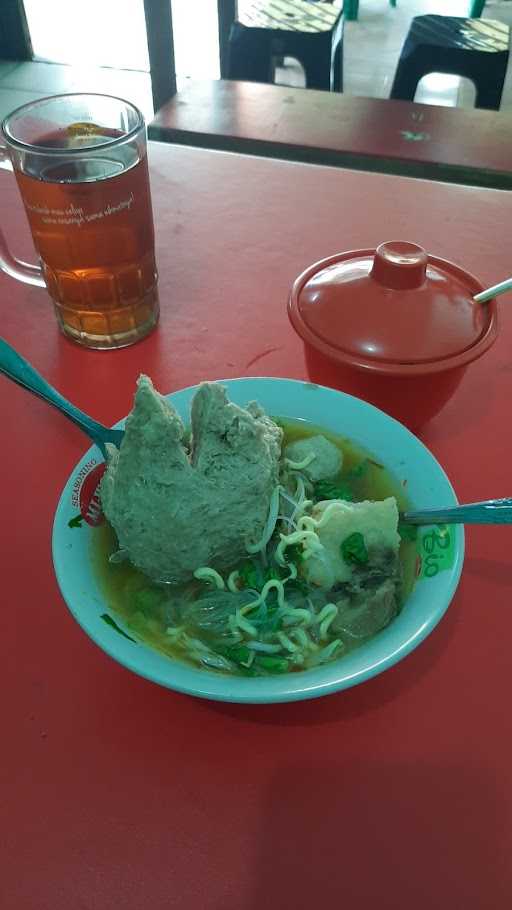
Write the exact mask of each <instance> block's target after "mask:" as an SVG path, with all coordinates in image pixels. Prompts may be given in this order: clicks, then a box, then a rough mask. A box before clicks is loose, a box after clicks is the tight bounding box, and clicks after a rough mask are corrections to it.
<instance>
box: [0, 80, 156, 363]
mask: <svg viewBox="0 0 512 910" xmlns="http://www.w3.org/2000/svg"><path fill="white" fill-rule="evenodd" d="M2 129H3V134H4V139H5V141H6V144H7V148H8V151H9V156H10V158H11V161H12V164H13V168H14V173H15V177H16V180H17V182H18V186H19V189H20V193H21V197H22V199H23V203H24V206H25V210H26V213H27V217H28V220H29V224H30V228H31V231H32V236H33V239H34V244H35V247H36V250H37V252H38V254H39V256H40V261H41V274H42V278H43V279H44V284H45V286H46V287H47V289H48V291H49V293H50V296H51V298H52V300H53V303H54V307H55V313H56V316H57V320H58V322H59V325H60V327H61V329H62V331H63V332H64V333H65V334H66V335H67V336H68V337H70V338H72V339H73V340H74V341H77V342H78V343H79V344H82V345H85V346H86V347H93V348H116V347H123V346H125V345H128V344H131V343H132V342H134V341H137V340H139V339H140V338H143V337H144V336H145V335H147V334H148V333H149V332H150V331H151V330H152V329H153V328H154V326H155V325H156V323H157V320H158V292H157V271H156V264H155V253H154V229H153V214H152V209H151V196H150V189H149V175H148V163H147V154H146V130H145V124H144V119H143V116H142V114H141V113H140V111H138V110H137V108H135V107H134V106H133V105H132V104H130V103H129V102H126V101H122V100H121V99H118V98H111V97H109V96H105V95H85V94H73V95H58V96H55V97H53V98H45V99H41V100H39V101H35V102H32V103H30V104H27V105H24V106H23V107H22V108H19V109H18V110H17V111H15V112H14V113H13V114H11V115H10V116H9V117H7V118H6V120H5V121H4V123H3V125H2ZM7 255H8V256H9V254H7ZM16 264H17V265H18V266H21V269H17V270H16V269H13V268H12V265H11V268H10V269H8V268H5V270H6V271H10V274H14V277H19V278H20V279H21V280H30V275H29V276H28V277H27V275H25V276H24V275H23V274H16V271H18V273H19V272H20V271H21V272H23V264H21V263H16ZM7 265H9V263H7ZM4 266H5V263H4ZM28 268H29V269H32V272H31V274H32V275H33V273H34V271H37V270H35V269H34V267H33V266H32V267H28ZM35 277H37V276H35ZM32 283H42V282H41V281H39V282H37V280H33V281H32Z"/></svg>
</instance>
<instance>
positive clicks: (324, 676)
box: [52, 376, 465, 704]
mask: <svg viewBox="0 0 512 910" xmlns="http://www.w3.org/2000/svg"><path fill="white" fill-rule="evenodd" d="M215 381H216V382H218V383H219V384H222V385H225V386H226V387H227V388H228V393H229V387H230V385H232V384H237V385H238V384H245V383H253V382H255V381H256V382H257V383H263V384H274V383H279V384H280V385H284V384H292V385H293V386H297V387H299V386H300V387H309V388H314V389H319V390H320V391H321V392H322V393H324V394H325V393H327V394H328V395H332V396H336V398H338V400H339V396H342V397H343V398H346V399H351V400H354V401H355V402H357V405H356V406H357V407H361V406H362V407H363V410H366V411H367V414H368V416H372V415H373V416H374V417H375V415H379V420H381V421H384V422H385V423H389V422H390V421H391V423H392V424H396V425H397V426H398V427H399V428H400V429H399V432H402V433H405V434H406V435H407V436H408V437H411V439H412V440H413V441H414V444H415V445H417V446H418V447H419V448H420V450H423V453H424V454H426V455H427V456H428V458H429V459H430V461H431V462H433V464H434V466H435V470H436V472H437V473H438V476H439V475H440V476H441V478H442V480H443V482H444V483H445V484H446V486H447V490H448V491H449V495H450V497H451V499H452V502H453V505H457V504H458V500H457V496H456V494H455V491H454V489H453V486H452V484H451V482H450V480H449V478H448V477H447V475H446V473H445V471H444V469H443V468H442V466H441V465H440V464H439V462H438V461H437V459H436V458H435V456H434V455H433V454H432V453H431V452H430V450H429V449H428V448H427V447H426V446H425V445H424V443H423V442H421V440H420V439H418V437H417V436H415V435H414V434H413V433H411V432H410V430H408V429H407V427H405V426H404V425H403V424H401V423H400V422H399V421H397V420H395V418H393V417H390V416H389V415H388V414H386V413H385V412H384V411H381V410H380V409H379V408H376V407H375V406H374V405H371V404H369V403H368V402H366V401H363V400H362V399H359V398H356V396H354V395H349V394H347V393H345V392H340V391H338V390H336V389H332V388H330V387H327V386H321V385H318V384H317V383H311V382H307V381H302V380H296V379H288V378H283V377H270V376H268V377H267V376H264V377H260V376H254V377H253V376H246V377H235V378H233V379H219V380H215ZM198 387H199V383H196V384H194V385H191V386H187V387H185V388H182V389H176V390H175V391H173V392H170V393H168V394H167V395H164V397H165V398H167V399H170V400H171V401H173V399H174V398H175V397H176V396H182V397H184V398H187V397H188V396H192V394H193V393H194V392H195V390H196V389H197V388H198ZM125 420H126V418H122V419H121V420H119V421H117V423H116V424H114V427H113V428H122V427H123V426H124V423H125ZM308 420H309V419H308ZM309 422H312V421H309ZM348 438H350V437H348ZM96 455H98V456H99V457H100V458H101V459H102V456H101V453H100V452H99V449H98V448H97V447H96V446H91V447H90V448H89V449H87V450H86V452H84V454H83V456H82V458H81V459H79V461H78V462H77V463H76V464H75V465H74V467H73V469H72V471H71V472H70V474H69V476H68V478H67V480H66V483H65V485H64V487H63V489H62V492H61V494H60V496H59V501H58V504H57V508H56V511H55V516H54V521H53V528H52V558H53V565H54V571H55V575H56V578H57V582H58V586H59V589H60V592H61V595H62V597H63V599H64V602H65V603H66V606H67V607H68V609H69V611H70V612H71V614H72V616H73V617H74V619H75V620H76V622H77V623H78V625H79V626H80V627H81V628H82V629H83V631H84V632H85V633H86V634H87V636H88V637H89V638H90V639H91V640H92V641H93V642H94V643H95V644H96V645H97V646H98V647H99V648H100V649H101V650H102V651H103V652H104V653H106V654H107V655H108V656H109V657H111V658H112V659H113V660H115V661H116V662H117V663H119V664H121V665H122V666H124V667H126V668H127V669H129V670H131V671H132V672H133V673H135V674H136V675H138V676H141V677H142V678H145V679H148V680H149V681H151V682H154V683H156V684H158V685H161V686H163V687H165V688H168V689H171V690H172V691H176V692H180V693H182V694H186V695H191V696H195V697H199V698H205V699H207V700H213V701H220V702H229V703H242V704H269V703H282V702H292V701H302V700H306V699H312V698H319V697H322V696H325V695H331V694H334V693H336V692H339V691H342V690H344V689H347V688H351V687H352V686H355V685H358V684H360V683H362V682H365V681H366V680H369V679H371V678H373V677H374V676H377V675H378V674H380V673H382V672H384V670H387V669H389V668H390V667H392V666H394V665H395V664H396V663H398V662H399V661H400V660H402V659H403V658H404V657H406V656H407V655H408V654H410V653H411V652H412V651H413V650H414V649H415V648H416V647H417V646H418V645H419V644H421V642H422V641H423V640H424V639H425V638H426V637H427V636H428V635H429V634H430V632H431V631H432V630H433V629H434V628H435V626H436V625H437V624H438V623H439V622H440V620H441V619H442V617H443V615H444V613H445V612H446V611H447V609H448V607H449V606H450V603H451V601H452V599H453V596H454V594H455V592H456V590H457V587H458V584H459V581H460V576H461V573H462V567H463V563H464V553H465V535H464V528H463V526H462V525H457V526H456V535H455V560H454V564H453V566H452V569H451V573H450V581H449V584H448V585H447V589H446V591H445V592H444V593H443V598H442V603H441V605H440V606H438V607H437V608H436V609H435V610H433V611H432V613H431V614H430V615H429V616H428V618H427V619H425V620H424V621H423V622H422V623H421V625H420V626H419V627H418V628H417V629H416V630H415V632H414V633H413V634H411V635H410V636H409V637H408V638H407V640H405V641H402V642H401V643H400V644H399V645H397V646H396V647H394V648H393V649H391V650H390V651H389V653H386V654H385V655H384V656H382V657H380V658H379V659H377V660H375V661H374V662H373V663H372V664H371V665H370V666H365V667H364V668H361V669H360V670H358V671H357V672H354V673H351V674H347V673H343V660H344V659H343V658H341V659H340V660H339V661H333V662H332V663H328V664H325V665H323V666H322V667H321V668H315V669H312V670H306V671H302V672H300V673H288V674H283V675H282V676H272V677H270V676H269V677H258V678H255V679H245V678H240V677H236V676H227V675H226V676H224V675H222V674H217V673H214V672H212V671H209V670H207V669H204V670H203V669H195V668H192V667H189V665H187V664H186V663H185V662H183V661H179V660H173V658H170V657H168V656H167V655H163V654H162V653H161V652H159V651H158V650H157V649H155V648H153V647H152V646H150V645H147V644H146V643H145V642H144V640H143V639H140V640H138V641H137V643H138V644H143V645H145V647H146V648H148V649H149V650H150V651H151V653H152V654H153V655H158V656H159V657H161V658H162V659H163V660H164V661H165V668H166V669H167V670H168V669H169V668H172V667H174V668H177V673H178V676H179V677H183V678H184V679H185V682H183V681H180V679H178V680H176V679H172V678H171V679H170V678H169V677H172V675H173V674H172V672H171V673H166V672H164V673H157V672H155V671H154V670H148V669H147V668H146V667H143V666H141V665H140V663H139V660H138V659H137V657H135V659H132V658H131V656H130V654H127V653H126V649H123V648H122V647H121V645H122V644H124V642H123V641H122V639H121V644H120V642H119V636H116V635H112V636H107V635H105V632H104V630H103V629H102V630H101V634H97V633H96V631H95V629H94V624H93V623H91V621H90V620H89V621H87V619H88V618H89V617H88V614H86V612H85V611H84V610H83V609H82V608H79V607H78V606H77V603H78V600H79V598H77V597H76V592H75V590H74V589H71V588H70V584H69V581H68V577H67V568H66V558H65V550H64V548H63V547H62V544H61V543H60V535H61V527H63V522H64V520H65V519H64V514H65V513H66V512H67V511H68V509H69V505H68V502H69V495H68V494H69V492H70V491H71V489H72V485H73V483H74V481H75V478H76V474H77V472H79V471H80V469H81V467H82V465H84V464H85V463H86V462H87V461H90V460H91V457H96ZM65 523H66V525H67V522H65ZM92 572H93V570H92V568H91V573H92ZM104 607H105V608H106V609H111V608H110V607H109V605H108V604H107V603H106V602H104ZM114 615H115V614H114ZM86 617H87V619H86ZM117 620H118V621H119V624H120V625H121V626H122V623H123V620H122V618H119V617H117V616H116V621H117ZM387 628H390V626H388V627H387ZM383 631H385V630H383ZM132 634H133V633H132ZM373 640H374V639H372V641H373ZM369 644H370V642H369ZM358 650H359V649H356V651H355V652H351V653H356V652H357V651H358ZM347 656H348V655H347ZM336 667H339V671H338V673H336ZM194 678H195V679H197V682H195V681H194ZM214 681H216V682H217V683H218V685H211V683H213V682H214ZM219 681H222V682H221V683H220V684H219ZM208 683H210V685H208Z"/></svg>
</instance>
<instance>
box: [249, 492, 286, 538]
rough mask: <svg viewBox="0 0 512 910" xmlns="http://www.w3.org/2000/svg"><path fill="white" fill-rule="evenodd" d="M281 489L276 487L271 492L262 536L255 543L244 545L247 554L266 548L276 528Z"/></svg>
mask: <svg viewBox="0 0 512 910" xmlns="http://www.w3.org/2000/svg"><path fill="white" fill-rule="evenodd" d="M280 492H281V487H280V486H279V485H278V486H277V487H275V488H274V490H273V491H272V496H271V498H270V506H269V509H268V518H267V521H266V523H265V527H264V529H263V534H262V535H261V538H260V539H259V541H258V542H257V543H251V544H246V545H245V549H246V550H247V552H248V553H259V552H261V551H262V550H264V549H265V547H266V546H267V544H268V542H269V540H270V538H271V537H272V534H273V533H274V529H275V526H276V521H277V515H278V512H279V494H280Z"/></svg>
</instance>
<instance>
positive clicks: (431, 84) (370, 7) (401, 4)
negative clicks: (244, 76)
mask: <svg viewBox="0 0 512 910" xmlns="http://www.w3.org/2000/svg"><path fill="white" fill-rule="evenodd" d="M447 7H449V14H450V15H451V16H466V15H467V14H468V10H469V7H470V2H469V0H449V2H448V0H397V6H396V7H395V8H393V7H391V6H389V4H388V3H387V0H361V2H360V4H359V18H358V20H357V22H346V23H345V34H344V49H343V62H344V91H345V92H346V93H347V94H349V95H363V96H365V97H370V98H389V93H390V90H391V84H392V82H393V77H394V74H395V69H396V65H397V61H398V58H399V56H400V51H401V48H402V45H403V42H404V40H405V37H406V34H407V31H408V29H409V25H410V23H411V19H412V18H413V17H414V16H422V15H425V14H429V13H430V14H439V15H442V14H445V15H447V14H448V9H447ZM484 16H485V17H486V18H488V19H499V20H501V21H502V22H506V23H507V24H508V25H509V26H511V28H512V2H511V0H488V2H487V3H486V5H485V9H484ZM285 63H286V66H285V67H284V68H283V69H280V70H278V81H279V82H283V83H286V84H290V85H296V86H301V85H304V74H303V72H302V69H301V67H300V66H299V65H298V64H297V63H296V62H295V61H293V60H286V61H285ZM415 100H416V101H421V102H423V103H424V104H438V105H445V106H455V105H458V106H461V107H473V106H474V100H475V90H474V87H473V85H472V83H471V82H469V81H468V80H465V79H458V78H457V77H456V76H448V75H444V74H440V73H434V74H432V75H431V76H426V77H425V78H424V79H422V81H421V82H420V85H419V87H418V91H417V93H416V99H415ZM506 108H509V109H511V108H512V64H511V66H510V67H509V72H508V76H507V80H506V83H505V88H504V92H503V97H502V110H504V109H506Z"/></svg>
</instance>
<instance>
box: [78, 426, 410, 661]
mask: <svg viewBox="0 0 512 910" xmlns="http://www.w3.org/2000/svg"><path fill="white" fill-rule="evenodd" d="M276 422H277V423H278V424H279V425H280V426H281V427H282V430H283V434H284V435H283V443H282V453H284V454H282V457H281V469H280V484H279V492H278V498H276V503H277V506H276V508H277V516H276V519H275V523H274V527H273V528H269V530H270V531H271V533H270V537H269V539H268V541H266V542H265V543H264V546H262V548H260V549H259V550H258V551H257V552H255V553H251V554H247V556H246V557H245V558H243V559H242V560H239V561H238V562H236V563H235V564H233V565H232V566H231V567H230V568H229V569H228V570H226V571H225V572H217V571H216V570H215V569H214V568H212V567H209V566H203V567H200V566H199V567H198V569H197V572H196V573H195V574H196V577H195V578H194V580H192V581H190V582H187V583H186V584H182V585H169V584H158V583H156V582H154V581H151V580H150V579H149V578H148V577H147V576H146V575H145V574H144V573H143V572H141V571H140V570H138V569H136V568H134V567H133V566H132V565H131V564H130V563H129V562H121V563H115V562H110V561H109V559H110V558H111V557H112V556H113V555H114V558H115V554H116V553H117V552H118V549H119V548H118V542H117V538H116V534H115V532H114V531H113V529H112V528H111V526H110V525H109V524H108V523H106V524H104V525H103V526H101V527H99V528H97V529H95V533H94V537H93V562H94V567H95V571H96V573H97V576H98V578H99V580H100V584H101V588H102V591H103V594H104V596H105V599H106V601H107V603H108V604H109V605H110V608H111V610H112V612H113V614H114V615H115V614H117V615H118V617H120V618H121V619H122V620H123V622H124V626H125V628H127V629H128V630H131V631H132V632H133V633H134V636H136V637H137V638H140V639H142V640H144V641H145V642H147V643H148V644H150V645H151V646H152V647H154V648H156V649H158V650H159V651H160V652H163V653H164V654H167V655H169V657H171V658H174V659H178V660H181V661H185V662H187V663H189V664H191V665H193V666H197V667H207V668H209V669H212V670H215V671H217V672H219V673H228V674H235V675H239V676H255V677H258V676H268V675H274V674H281V673H288V672H293V673H296V672H300V671H303V670H307V669H311V668H313V667H317V666H319V665H321V664H324V663H326V662H329V661H332V660H337V659H340V658H341V659H342V658H343V657H344V655H346V654H347V653H349V652H351V651H353V650H354V649H355V648H357V647H359V646H360V645H361V644H363V643H365V642H367V641H368V640H369V639H371V638H373V637H374V636H375V635H377V634H378V632H379V631H381V629H383V628H384V627H385V626H387V625H388V624H389V623H391V622H392V621H393V619H394V618H395V617H396V615H398V613H399V612H400V610H401V607H402V604H403V602H404V600H405V599H406V597H407V596H408V594H409V593H410V591H411V590H412V587H413V585H414V569H415V561H416V545H415V543H414V540H411V539H410V537H411V535H410V532H409V534H407V536H408V537H409V539H401V540H400V544H399V547H398V549H397V552H395V551H394V550H393V549H392V548H391V547H387V546H385V545H379V546H376V545H375V544H372V543H371V540H374V538H372V536H371V533H370V532H368V535H367V537H366V542H365V534H361V532H359V531H355V532H354V531H353V532H352V533H351V534H348V535H347V537H346V538H345V539H344V540H343V541H341V544H340V547H341V548H342V549H343V548H344V556H345V557H346V559H344V563H343V564H344V569H345V576H347V577H343V578H342V579H340V578H339V577H338V578H336V579H335V580H334V582H333V583H332V584H330V583H329V582H327V583H325V582H324V583H323V584H319V583H318V581H319V577H318V571H319V569H320V580H321V581H322V575H321V572H322V566H321V564H320V563H319V562H318V554H317V552H316V551H315V550H314V548H313V549H312V544H313V543H315V534H316V535H317V536H318V535H321V534H322V528H327V527H328V524H329V516H332V515H333V513H336V512H340V514H341V512H343V515H346V516H348V517H349V518H350V516H352V515H353V514H356V513H357V514H358V515H359V519H358V520H359V521H361V520H363V517H364V516H363V513H365V515H366V513H368V514H370V512H371V507H374V506H375V504H376V503H386V502H387V503H389V500H390V498H393V500H394V501H395V500H396V504H397V505H398V508H399V509H404V508H405V507H406V506H407V500H406V497H405V493H404V488H403V487H402V486H400V485H399V484H398V483H397V481H396V480H395V478H394V477H393V476H392V475H391V474H390V473H389V472H388V471H387V470H386V469H385V468H384V467H383V466H382V465H381V464H380V463H379V462H378V460H377V458H376V457H374V456H373V455H372V454H371V453H367V452H365V451H363V450H362V449H360V448H358V447H356V446H355V445H353V444H352V443H351V442H350V441H348V440H347V439H344V438H342V437H339V436H334V435H333V434H331V433H328V432H326V431H325V430H323V429H322V428H319V427H316V426H313V425H311V424H307V423H305V422H303V421H288V420H287V421H280V420H277V419H276ZM319 437H321V438H322V439H325V440H326V441H327V442H328V443H329V445H330V446H334V447H335V448H336V450H337V451H338V452H339V454H340V461H341V462H342V467H341V470H340V471H339V472H338V473H337V474H336V475H334V476H333V477H331V478H329V480H323V481H322V480H319V481H316V482H315V481H314V480H312V479H310V478H308V476H307V473H306V472H307V465H306V466H305V467H302V468H301V465H300V462H293V460H292V459H290V458H287V457H286V452H287V451H291V450H292V449H290V447H292V448H293V445H294V444H295V443H297V442H301V441H303V442H307V441H308V440H317V439H318V438H319ZM303 461H307V458H306V459H304V460H303ZM357 504H359V505H357ZM366 504H367V505H366ZM343 510H344V511H343ZM357 510H359V511H357ZM315 514H316V515H317V517H316V518H314V517H313V516H314V515H315ZM365 520H366V519H365ZM322 521H323V522H324V524H323V525H322ZM367 526H368V525H367ZM368 527H369V526H368ZM408 530H409V529H405V530H402V529H401V528H400V527H399V531H400V532H401V535H405V534H406V532H407V531H408ZM308 535H310V536H308ZM368 541H370V542H369V543H368ZM314 563H316V574H315V571H313V570H312V568H311V567H312V565H313V564H314ZM347 566H349V567H350V574H349V575H348V571H347V568H346V567H347Z"/></svg>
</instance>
